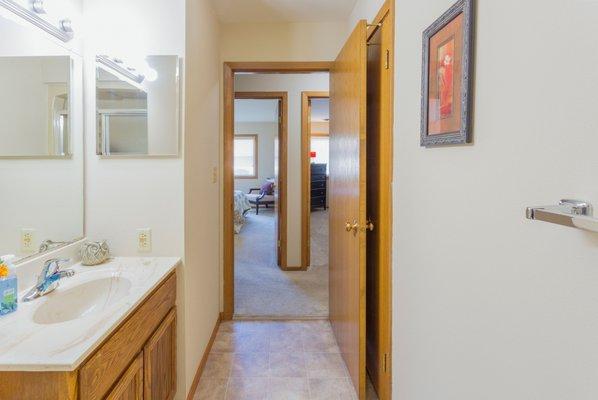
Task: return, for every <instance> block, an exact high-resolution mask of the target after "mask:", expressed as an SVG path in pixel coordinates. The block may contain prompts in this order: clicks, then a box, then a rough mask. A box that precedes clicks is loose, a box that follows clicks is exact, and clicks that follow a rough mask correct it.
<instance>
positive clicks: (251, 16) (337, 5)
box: [212, 0, 356, 23]
mask: <svg viewBox="0 0 598 400" xmlns="http://www.w3.org/2000/svg"><path fill="white" fill-rule="evenodd" d="M355 3H356V0H212V5H213V6H214V9H215V10H216V14H218V18H219V19H220V21H222V22H229V23H230V22H333V21H345V20H346V19H347V17H349V15H350V14H351V11H353V7H354V6H355Z"/></svg>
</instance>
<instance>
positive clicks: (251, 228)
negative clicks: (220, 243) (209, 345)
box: [235, 209, 328, 318]
mask: <svg viewBox="0 0 598 400" xmlns="http://www.w3.org/2000/svg"><path fill="white" fill-rule="evenodd" d="M274 223H275V218H274V210H262V209H260V214H259V215H255V211H254V210H251V211H249V212H248V213H247V221H246V223H245V226H243V229H242V230H241V233H240V234H238V235H235V316H236V317H259V318H264V317H270V318H285V317H293V318H298V317H299V318H300V317H315V318H317V317H323V318H327V317H328V212H327V211H314V212H312V215H311V231H312V235H311V236H312V238H311V251H312V254H311V261H312V266H311V267H310V268H309V270H308V271H298V272H285V271H281V270H280V268H278V266H277V265H276V251H275V250H276V247H275V245H276V240H275V226H274Z"/></svg>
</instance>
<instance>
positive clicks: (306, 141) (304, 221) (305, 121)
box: [301, 91, 330, 269]
mask: <svg viewBox="0 0 598 400" xmlns="http://www.w3.org/2000/svg"><path fill="white" fill-rule="evenodd" d="M329 97H330V92H314V91H305V92H301V266H302V267H303V268H305V269H307V268H308V267H309V265H310V264H311V254H310V247H311V246H310V237H311V221H310V215H311V212H310V211H311V196H310V186H311V185H310V184H311V170H310V167H309V164H310V155H309V151H310V148H311V146H310V143H311V136H312V134H311V123H310V122H311V121H310V118H309V117H310V107H309V101H310V99H327V98H329ZM314 136H328V135H314Z"/></svg>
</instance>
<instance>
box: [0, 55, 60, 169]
mask: <svg viewBox="0 0 598 400" xmlns="http://www.w3.org/2000/svg"><path fill="white" fill-rule="evenodd" d="M70 65H71V63H70V58H69V57H68V56H30V57H0V88H1V90H2V96H0V121H2V122H1V124H0V143H1V146H0V156H2V157H36V156H37V157H46V156H54V157H66V156H69V155H70V154H71V146H70V123H69V120H70V118H69V109H70V96H69V92H70V75H71V67H70Z"/></svg>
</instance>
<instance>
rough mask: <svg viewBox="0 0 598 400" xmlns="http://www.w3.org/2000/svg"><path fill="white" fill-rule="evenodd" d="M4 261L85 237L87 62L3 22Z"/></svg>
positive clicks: (0, 178) (0, 244) (0, 235)
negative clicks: (84, 80)
mask: <svg viewBox="0 0 598 400" xmlns="http://www.w3.org/2000/svg"><path fill="white" fill-rule="evenodd" d="M0 37H2V40H0V92H1V93H2V96H1V97H0V118H1V121H2V122H1V123H0V185H1V186H2V195H0V258H4V257H5V256H10V255H12V256H15V258H16V261H18V260H20V259H24V258H26V257H29V256H31V255H35V254H38V253H40V252H44V251H47V250H51V249H54V248H56V247H59V246H61V245H63V244H66V243H70V242H72V241H73V240H75V239H78V238H81V237H82V236H83V234H84V233H83V219H84V217H83V212H84V209H83V156H84V155H83V83H82V59H81V56H80V55H79V54H78V53H77V52H76V51H72V50H69V49H67V48H65V47H64V45H62V44H61V43H58V42H57V41H55V40H52V39H50V38H48V36H47V35H46V34H45V33H44V32H42V31H41V30H40V29H38V28H36V27H34V26H32V25H31V26H30V25H28V24H25V23H23V22H22V21H20V20H18V19H13V18H9V17H8V16H5V15H4V14H2V15H0Z"/></svg>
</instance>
